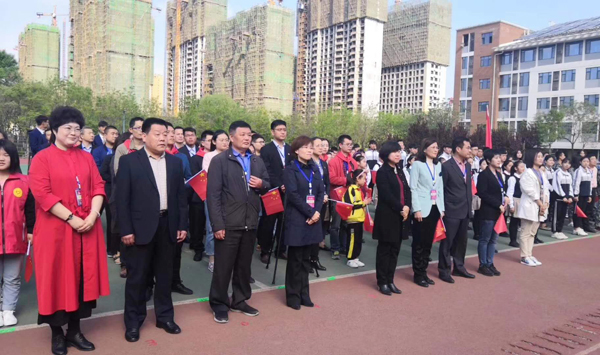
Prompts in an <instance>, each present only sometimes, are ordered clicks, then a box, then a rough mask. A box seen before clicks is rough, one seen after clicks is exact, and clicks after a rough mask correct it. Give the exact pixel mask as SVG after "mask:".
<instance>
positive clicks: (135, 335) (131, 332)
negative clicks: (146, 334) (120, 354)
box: [125, 328, 140, 343]
mask: <svg viewBox="0 0 600 355" xmlns="http://www.w3.org/2000/svg"><path fill="white" fill-rule="evenodd" d="M125 340H127V341H128V342H130V343H135V342H136V341H138V340H140V329H139V328H129V329H127V330H126V331H125Z"/></svg>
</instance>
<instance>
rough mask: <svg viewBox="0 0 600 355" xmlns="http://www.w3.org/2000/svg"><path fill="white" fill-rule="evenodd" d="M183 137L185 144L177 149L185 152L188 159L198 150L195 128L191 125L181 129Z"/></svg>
mask: <svg viewBox="0 0 600 355" xmlns="http://www.w3.org/2000/svg"><path fill="white" fill-rule="evenodd" d="M183 137H184V139H185V145H184V146H183V147H181V148H178V149H179V151H180V152H182V153H183V154H185V155H186V156H187V157H188V159H190V158H191V157H193V156H194V155H196V153H197V152H198V145H197V143H198V137H197V136H196V129H195V128H193V127H186V128H185V129H184V130H183Z"/></svg>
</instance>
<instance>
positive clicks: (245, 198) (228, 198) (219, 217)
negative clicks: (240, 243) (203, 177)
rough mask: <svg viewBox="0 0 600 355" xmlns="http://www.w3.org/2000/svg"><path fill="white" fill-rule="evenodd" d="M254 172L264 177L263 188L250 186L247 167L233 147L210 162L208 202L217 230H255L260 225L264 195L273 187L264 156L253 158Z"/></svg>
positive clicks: (211, 219)
mask: <svg viewBox="0 0 600 355" xmlns="http://www.w3.org/2000/svg"><path fill="white" fill-rule="evenodd" d="M250 174H251V175H252V176H255V177H257V178H259V179H262V181H263V185H262V188H260V189H251V188H249V187H248V183H247V182H246V177H245V176H244V168H243V167H242V165H241V164H240V163H239V161H238V160H237V159H236V157H235V156H234V155H233V149H232V148H229V149H227V150H226V151H224V152H223V153H220V154H218V155H216V156H215V157H213V158H212V160H211V161H210V169H209V170H208V186H207V196H206V202H207V204H208V213H209V215H210V222H211V225H212V229H213V231H215V232H217V231H220V230H228V229H229V230H252V229H256V228H257V227H258V212H259V211H260V208H261V207H260V206H261V200H260V195H262V194H265V193H266V192H267V191H269V189H270V188H271V184H270V183H269V174H268V173H267V169H266V168H265V164H264V163H263V161H262V159H260V158H259V157H258V156H256V155H252V156H251V157H250Z"/></svg>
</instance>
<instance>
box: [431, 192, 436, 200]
mask: <svg viewBox="0 0 600 355" xmlns="http://www.w3.org/2000/svg"><path fill="white" fill-rule="evenodd" d="M436 200H437V190H431V201H436Z"/></svg>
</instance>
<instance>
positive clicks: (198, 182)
mask: <svg viewBox="0 0 600 355" xmlns="http://www.w3.org/2000/svg"><path fill="white" fill-rule="evenodd" d="M186 183H187V184H189V185H190V186H191V187H192V189H194V191H195V192H196V193H197V194H198V196H200V198H201V199H202V201H206V187H207V185H208V173H207V172H206V171H204V170H202V171H200V172H199V173H198V174H196V175H194V176H192V177H191V178H190V179H189V180H188V181H186Z"/></svg>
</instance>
